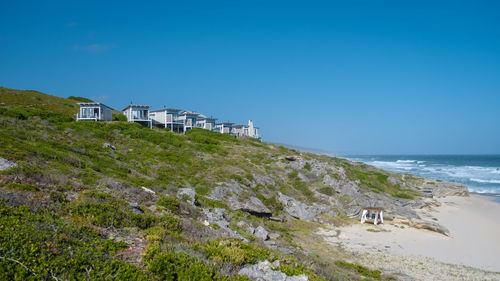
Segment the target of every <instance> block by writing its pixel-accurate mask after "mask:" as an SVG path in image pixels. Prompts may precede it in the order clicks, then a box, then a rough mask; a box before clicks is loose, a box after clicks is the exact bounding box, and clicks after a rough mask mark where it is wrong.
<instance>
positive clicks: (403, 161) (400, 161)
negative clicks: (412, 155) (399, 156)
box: [396, 160, 417, 163]
mask: <svg viewBox="0 0 500 281" xmlns="http://www.w3.org/2000/svg"><path fill="white" fill-rule="evenodd" d="M396 162H397V163H415V162H417V160H398V161H396Z"/></svg>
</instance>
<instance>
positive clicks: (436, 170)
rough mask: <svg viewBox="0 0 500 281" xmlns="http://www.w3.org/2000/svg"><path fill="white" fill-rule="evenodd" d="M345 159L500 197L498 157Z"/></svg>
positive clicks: (446, 156)
mask: <svg viewBox="0 0 500 281" xmlns="http://www.w3.org/2000/svg"><path fill="white" fill-rule="evenodd" d="M346 158H348V159H350V160H353V161H359V162H364V163H366V164H369V165H373V166H375V167H379V168H382V169H386V170H389V171H393V172H397V173H406V174H413V175H416V176H421V177H425V178H431V179H436V180H441V181H453V182H461V183H464V184H465V185H467V187H468V188H469V191H470V192H477V193H491V194H499V195H500V155H356V156H347V157H346Z"/></svg>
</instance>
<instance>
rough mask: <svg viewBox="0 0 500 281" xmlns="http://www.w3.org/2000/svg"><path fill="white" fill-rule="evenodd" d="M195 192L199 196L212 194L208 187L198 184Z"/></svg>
mask: <svg viewBox="0 0 500 281" xmlns="http://www.w3.org/2000/svg"><path fill="white" fill-rule="evenodd" d="M194 191H195V192H196V194H198V195H203V196H205V195H208V193H210V188H209V187H208V186H206V185H202V184H198V185H197V186H196V187H195V188H194Z"/></svg>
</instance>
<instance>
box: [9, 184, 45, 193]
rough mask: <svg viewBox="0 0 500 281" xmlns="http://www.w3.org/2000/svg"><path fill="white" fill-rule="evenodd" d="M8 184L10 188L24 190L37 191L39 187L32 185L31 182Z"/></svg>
mask: <svg viewBox="0 0 500 281" xmlns="http://www.w3.org/2000/svg"><path fill="white" fill-rule="evenodd" d="M7 186H8V187H10V188H14V189H17V190H22V191H37V190H38V187H36V186H34V185H31V184H27V183H15V182H11V183H9V184H7Z"/></svg>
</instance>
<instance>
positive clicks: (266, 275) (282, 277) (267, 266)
mask: <svg viewBox="0 0 500 281" xmlns="http://www.w3.org/2000/svg"><path fill="white" fill-rule="evenodd" d="M273 268H279V263H270V262H269V261H267V260H266V261H261V262H259V263H258V264H254V265H251V266H247V267H244V268H242V269H241V270H240V271H239V272H238V274H239V275H246V276H247V277H248V278H250V279H252V280H259V281H307V280H308V278H307V276H306V275H304V274H301V275H296V276H287V275H286V274H285V273H283V272H281V271H279V270H273Z"/></svg>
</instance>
